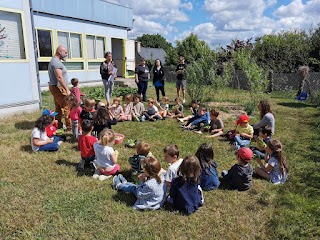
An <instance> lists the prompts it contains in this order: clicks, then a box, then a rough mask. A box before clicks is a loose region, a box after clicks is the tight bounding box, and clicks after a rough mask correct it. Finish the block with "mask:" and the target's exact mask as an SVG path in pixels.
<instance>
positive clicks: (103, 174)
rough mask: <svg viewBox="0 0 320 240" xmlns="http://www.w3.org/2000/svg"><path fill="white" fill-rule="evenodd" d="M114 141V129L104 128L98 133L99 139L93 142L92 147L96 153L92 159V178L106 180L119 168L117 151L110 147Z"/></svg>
mask: <svg viewBox="0 0 320 240" xmlns="http://www.w3.org/2000/svg"><path fill="white" fill-rule="evenodd" d="M114 142H115V133H114V131H113V130H111V129H107V128H105V129H103V130H102V132H101V133H100V140H99V141H98V142H96V143H94V145H93V149H94V152H95V154H96V160H94V166H95V168H96V171H95V173H94V174H93V176H92V177H93V178H94V179H99V180H100V181H103V180H106V179H107V178H109V177H111V175H115V174H116V173H117V171H119V170H120V166H119V164H117V162H118V155H119V153H118V151H115V150H113V148H112V145H113V144H114Z"/></svg>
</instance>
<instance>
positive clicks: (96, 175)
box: [92, 169, 101, 179]
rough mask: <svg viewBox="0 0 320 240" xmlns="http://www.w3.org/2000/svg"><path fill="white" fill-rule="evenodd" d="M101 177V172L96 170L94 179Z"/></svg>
mask: <svg viewBox="0 0 320 240" xmlns="http://www.w3.org/2000/svg"><path fill="white" fill-rule="evenodd" d="M100 175H101V173H100V170H99V169H96V170H95V171H94V174H93V175H92V177H93V178H94V179H98V178H99V177H100Z"/></svg>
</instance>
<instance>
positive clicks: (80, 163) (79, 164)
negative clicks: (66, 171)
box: [77, 159, 86, 171]
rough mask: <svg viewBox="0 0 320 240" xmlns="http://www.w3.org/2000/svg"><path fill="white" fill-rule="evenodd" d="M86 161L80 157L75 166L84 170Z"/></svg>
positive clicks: (79, 169)
mask: <svg viewBox="0 0 320 240" xmlns="http://www.w3.org/2000/svg"><path fill="white" fill-rule="evenodd" d="M85 163H86V161H85V160H83V159H81V160H80V162H79V163H78V166H77V170H78V171H83V170H84V164H85Z"/></svg>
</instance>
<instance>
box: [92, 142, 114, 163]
mask: <svg viewBox="0 0 320 240" xmlns="http://www.w3.org/2000/svg"><path fill="white" fill-rule="evenodd" d="M93 149H94V152H95V154H96V160H95V161H94V162H95V163H96V164H97V165H98V166H100V167H103V168H107V167H113V166H114V163H113V162H112V161H111V156H112V154H113V153H114V150H113V148H112V147H110V146H102V145H100V144H99V143H98V142H95V143H94V145H93Z"/></svg>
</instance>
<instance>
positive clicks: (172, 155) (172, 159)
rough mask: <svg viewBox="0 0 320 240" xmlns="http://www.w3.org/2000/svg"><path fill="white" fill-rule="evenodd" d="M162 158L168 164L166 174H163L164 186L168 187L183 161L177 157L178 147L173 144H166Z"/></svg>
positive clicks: (176, 175)
mask: <svg viewBox="0 0 320 240" xmlns="http://www.w3.org/2000/svg"><path fill="white" fill-rule="evenodd" d="M163 152H164V159H165V160H166V162H167V163H169V164H170V166H169V168H168V170H167V172H166V174H165V175H164V180H165V181H166V186H167V187H170V185H171V182H172V180H173V179H175V178H176V177H178V169H179V167H180V165H181V163H182V161H183V159H182V158H180V159H179V148H178V146H177V145H175V144H170V145H167V146H166V147H165V148H164V149H163Z"/></svg>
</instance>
